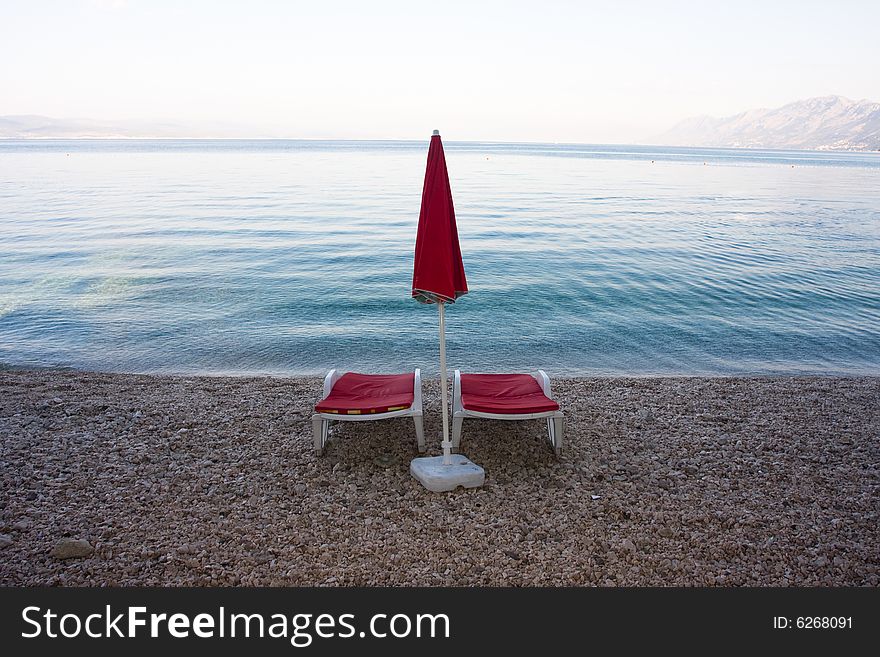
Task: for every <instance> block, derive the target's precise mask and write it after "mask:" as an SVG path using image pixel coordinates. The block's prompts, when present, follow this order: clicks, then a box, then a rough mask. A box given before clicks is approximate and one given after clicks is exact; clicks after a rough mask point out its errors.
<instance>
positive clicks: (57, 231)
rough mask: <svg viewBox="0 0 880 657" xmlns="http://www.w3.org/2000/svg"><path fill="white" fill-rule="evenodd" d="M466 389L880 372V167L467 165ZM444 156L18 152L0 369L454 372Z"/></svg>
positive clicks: (792, 158) (609, 154)
mask: <svg viewBox="0 0 880 657" xmlns="http://www.w3.org/2000/svg"><path fill="white" fill-rule="evenodd" d="M445 149H446V159H447V164H448V167H449V178H450V182H451V185H452V192H453V198H454V202H455V210H456V217H457V221H458V231H459V236H460V241H461V251H462V256H463V260H464V266H465V271H466V274H467V279H468V284H469V287H470V293H469V294H468V295H466V296H464V297H462V298H460V299H459V300H458V301H456V302H455V303H454V304H452V305H449V306H448V307H447V309H446V341H447V352H448V364H449V367H450V369H452V368H459V369H462V370H463V371H470V372H477V371H480V372H512V371H529V370H533V369H536V368H542V369H544V370H546V371H547V372H548V373H549V374H550V375H551V376H599V375H603V376H604V375H613V376H617V375H649V376H652V375H792V376H793V375H802V374H835V375H862V374H875V375H876V374H880V154H878V153H842V152H801V151H775V150H735V149H698V148H667V147H652V146H605V145H577V144H525V143H522V144H517V143H477V142H467V143H464V142H456V141H449V142H446V143H445ZM427 150H428V140H427V139H425V140H424V141H309V140H253V141H250V140H71V141H44V140H38V141H37V140H29V141H0V367H3V368H20V367H25V368H58V367H60V368H73V369H77V370H99V371H112V372H143V373H181V374H187V375H189V374H210V375H227V374H234V375H267V374H268V375H312V374H322V373H324V372H325V371H326V370H328V369H329V368H331V367H339V368H342V369H345V370H355V371H364V372H396V371H405V370H411V369H413V368H415V367H421V368H422V370H423V372H424V373H425V374H426V375H428V376H430V375H436V374H437V372H438V371H439V365H438V313H437V308H436V307H435V306H431V305H422V304H419V303H418V302H416V301H415V300H413V299H412V298H411V297H410V285H411V281H412V261H413V248H414V244H415V237H416V227H417V224H418V217H419V206H420V197H421V191H422V182H423V178H424V171H425V162H426V156H427Z"/></svg>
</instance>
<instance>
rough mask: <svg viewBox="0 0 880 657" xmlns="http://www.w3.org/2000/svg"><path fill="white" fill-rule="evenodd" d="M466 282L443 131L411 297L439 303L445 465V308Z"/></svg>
mask: <svg viewBox="0 0 880 657" xmlns="http://www.w3.org/2000/svg"><path fill="white" fill-rule="evenodd" d="M467 291H468V288H467V280H466V279H465V276H464V265H463V264H462V262H461V248H460V247H459V245H458V229H457V228H456V226H455V209H454V208H453V207H452V190H451V189H450V188H449V174H448V173H447V172H446V156H445V155H444V153H443V142H441V141H440V132H439V131H437V130H435V131H434V135H433V136H432V137H431V147H430V148H429V149H428V166H427V169H426V170H425V186H424V187H423V188H422V209H421V212H420V213H419V232H418V235H417V237H416V253H415V263H414V266H413V283H412V295H413V297H414V298H416V299H418V300H419V301H421V302H422V303H436V304H437V309H438V311H439V313H440V390H441V395H442V397H443V463H444V464H447V465H448V464H450V463H451V454H452V443H451V442H450V441H449V418H448V408H449V404H448V400H447V398H446V321H445V316H444V307H445V305H446V304H447V303H454V302H455V300H456V299H457V298H458V297H460V296H461V295H463V294H467Z"/></svg>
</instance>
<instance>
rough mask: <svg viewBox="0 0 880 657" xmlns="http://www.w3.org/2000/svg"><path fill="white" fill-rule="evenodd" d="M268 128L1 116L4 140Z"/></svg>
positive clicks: (245, 133)
mask: <svg viewBox="0 0 880 657" xmlns="http://www.w3.org/2000/svg"><path fill="white" fill-rule="evenodd" d="M263 132H264V130H260V129H254V128H248V127H246V126H231V125H227V124H224V123H219V122H210V121H209V122H199V123H193V122H189V123H184V122H172V121H97V120H94V119H57V118H52V117H48V116H39V115H36V114H25V115H17V116H0V139H113V138H144V139H150V138H175V137H177V138H202V137H204V138H210V137H261V136H271V135H263V134H262V133H263Z"/></svg>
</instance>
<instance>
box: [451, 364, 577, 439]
mask: <svg viewBox="0 0 880 657" xmlns="http://www.w3.org/2000/svg"><path fill="white" fill-rule="evenodd" d="M465 418H483V419H489V420H535V419H540V418H546V419H547V437H548V438H549V439H550V444H551V446H552V447H553V451H554V452H555V453H556V454H557V455H559V454H560V453H561V452H562V437H563V433H564V431H565V427H564V423H565V418H564V416H563V414H562V411H561V410H559V404H558V403H557V402H555V401H554V400H553V394H552V392H551V390H550V377H548V376H547V374H546V373H545V372H544V370H538V371H537V372H535V373H534V374H462V373H461V371H459V370H455V378H454V379H453V381H452V447H453V449H455V450H457V449H458V446H459V443H460V442H461V425H462V423H463V422H464V419H465Z"/></svg>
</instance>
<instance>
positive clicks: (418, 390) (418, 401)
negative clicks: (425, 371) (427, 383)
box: [412, 367, 422, 412]
mask: <svg viewBox="0 0 880 657" xmlns="http://www.w3.org/2000/svg"><path fill="white" fill-rule="evenodd" d="M412 410H414V411H418V412H421V410H422V370H421V369H420V368H418V367H417V368H416V371H415V377H414V379H413V405H412Z"/></svg>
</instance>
